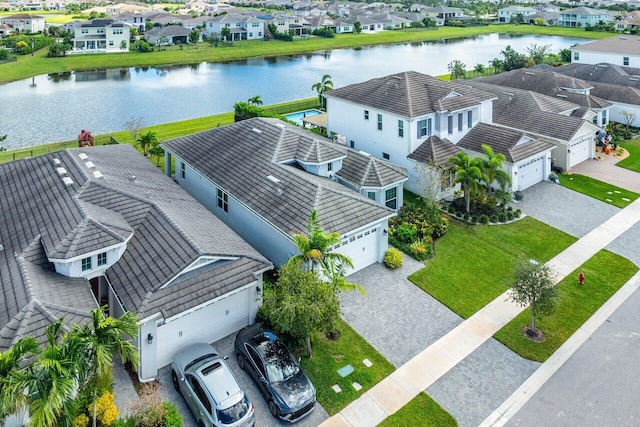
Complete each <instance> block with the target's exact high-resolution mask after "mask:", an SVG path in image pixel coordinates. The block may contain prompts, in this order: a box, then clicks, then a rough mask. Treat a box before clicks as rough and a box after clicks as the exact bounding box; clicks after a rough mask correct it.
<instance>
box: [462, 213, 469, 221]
mask: <svg viewBox="0 0 640 427" xmlns="http://www.w3.org/2000/svg"><path fill="white" fill-rule="evenodd" d="M462 219H464V220H465V221H469V214H468V213H465V214H464V215H462Z"/></svg>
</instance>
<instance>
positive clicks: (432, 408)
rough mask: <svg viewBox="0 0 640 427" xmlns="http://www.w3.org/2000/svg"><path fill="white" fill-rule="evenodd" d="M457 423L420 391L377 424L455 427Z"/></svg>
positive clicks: (395, 426)
mask: <svg viewBox="0 0 640 427" xmlns="http://www.w3.org/2000/svg"><path fill="white" fill-rule="evenodd" d="M457 425H458V423H457V422H456V420H455V418H453V417H452V416H451V415H450V414H449V413H448V412H447V411H445V410H444V409H442V407H441V406H440V405H438V404H437V403H436V401H435V400H433V399H432V398H431V397H429V396H428V395H427V394H425V393H420V394H418V395H417V396H416V397H414V398H413V399H412V400H411V401H410V402H409V403H407V404H406V405H404V406H403V407H402V408H401V409H400V410H399V411H398V412H396V413H395V414H393V415H391V416H390V417H388V418H387V419H386V420H384V421H383V422H381V423H380V424H378V426H380V427H415V426H420V427H455V426H457Z"/></svg>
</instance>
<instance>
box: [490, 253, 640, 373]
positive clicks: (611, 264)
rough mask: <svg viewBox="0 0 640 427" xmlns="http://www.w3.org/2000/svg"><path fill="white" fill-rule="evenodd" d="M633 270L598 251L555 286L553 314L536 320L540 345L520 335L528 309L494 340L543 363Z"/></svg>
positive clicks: (526, 322)
mask: <svg viewBox="0 0 640 427" xmlns="http://www.w3.org/2000/svg"><path fill="white" fill-rule="evenodd" d="M580 271H582V272H583V273H584V275H585V284H584V286H580V285H579V284H578V273H579V272H580ZM636 271H638V267H636V266H635V265H634V264H633V263H632V262H631V261H629V260H627V259H626V258H623V257H621V256H619V255H615V254H613V253H611V252H609V251H606V250H602V251H600V252H598V253H597V254H596V255H595V256H594V257H593V258H591V259H590V260H588V261H587V262H586V263H584V264H583V265H582V266H581V267H580V268H579V269H577V270H576V271H574V272H572V273H571V274H570V275H569V276H567V277H566V278H565V279H564V280H562V281H561V282H560V283H559V284H558V285H557V286H558V294H559V299H558V304H557V306H556V310H555V312H554V313H553V314H551V315H549V316H547V317H543V318H540V319H536V327H537V328H539V329H541V330H542V332H543V333H544V335H545V340H544V342H541V343H536V342H533V341H531V340H530V339H528V338H526V337H525V336H524V335H523V330H524V327H525V326H527V325H529V324H530V319H531V311H530V310H529V309H526V310H525V311H524V312H522V313H521V314H520V315H519V316H517V317H516V318H515V319H513V320H512V321H511V322H509V323H508V324H507V325H506V326H505V327H504V328H502V329H500V330H499V331H498V332H497V333H496V334H495V336H494V337H495V338H496V339H497V340H498V341H500V342H502V343H503V344H505V345H506V346H507V347H509V348H510V349H511V350H513V351H515V352H516V353H518V354H519V355H520V356H522V357H524V358H526V359H530V360H535V361H538V362H544V361H545V360H547V359H548V358H549V357H550V356H551V355H552V354H553V353H554V352H555V351H556V350H557V349H558V348H559V347H560V346H561V345H562V344H563V343H564V342H565V341H566V340H567V339H568V338H569V337H570V336H571V335H572V334H573V333H574V332H575V331H576V330H578V328H579V327H580V326H581V325H582V324H583V323H584V322H585V321H587V319H589V317H591V315H592V314H593V313H595V312H596V311H597V310H598V309H599V308H600V306H601V305H602V304H604V303H605V302H606V301H607V300H608V299H609V298H610V297H611V296H612V295H613V294H614V293H615V292H616V291H617V290H618V289H620V288H621V287H622V285H624V284H625V283H626V282H627V281H628V280H629V278H631V276H633V275H634V274H635V273H636Z"/></svg>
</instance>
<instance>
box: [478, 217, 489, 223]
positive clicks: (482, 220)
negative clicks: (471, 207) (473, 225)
mask: <svg viewBox="0 0 640 427" xmlns="http://www.w3.org/2000/svg"><path fill="white" fill-rule="evenodd" d="M480 224H489V215H480Z"/></svg>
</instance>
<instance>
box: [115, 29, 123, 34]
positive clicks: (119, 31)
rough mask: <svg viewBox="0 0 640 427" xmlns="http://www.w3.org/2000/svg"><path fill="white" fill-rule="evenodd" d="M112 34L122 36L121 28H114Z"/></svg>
mask: <svg viewBox="0 0 640 427" xmlns="http://www.w3.org/2000/svg"><path fill="white" fill-rule="evenodd" d="M113 34H122V28H114V29H113Z"/></svg>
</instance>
